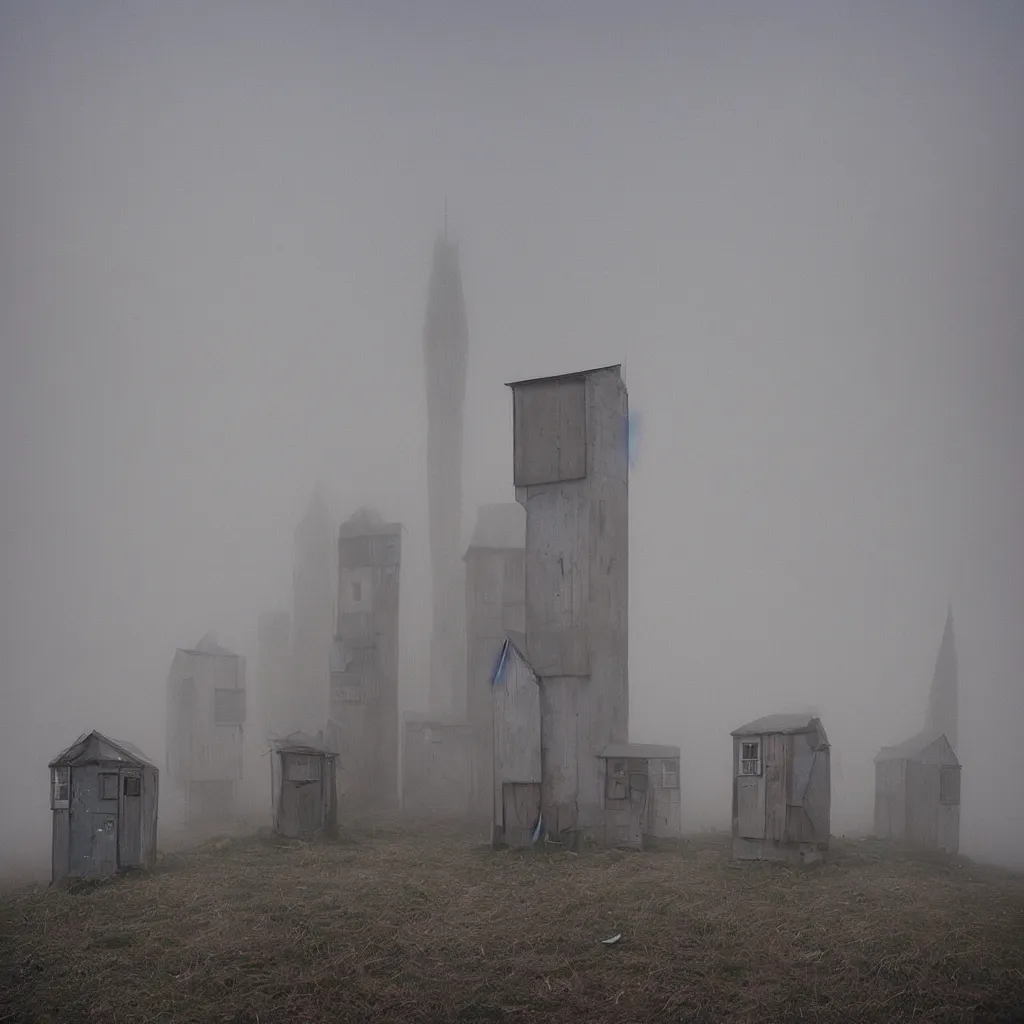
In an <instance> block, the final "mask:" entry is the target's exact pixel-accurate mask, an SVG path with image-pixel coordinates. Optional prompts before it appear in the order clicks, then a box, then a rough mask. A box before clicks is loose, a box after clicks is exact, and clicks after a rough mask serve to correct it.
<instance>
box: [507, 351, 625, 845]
mask: <svg viewBox="0 0 1024 1024" xmlns="http://www.w3.org/2000/svg"><path fill="white" fill-rule="evenodd" d="M581 394H582V395H583V403H582V407H583V414H582V419H583V421H584V423H585V428H586V430H585V436H586V443H585V445H581V444H580V440H579V437H580V433H579V423H580V411H579V410H580V395H581ZM515 409H516V413H515V452H516V456H515V464H516V485H517V486H516V500H517V501H519V502H520V504H522V505H523V506H524V507H525V509H526V513H527V520H526V615H525V620H526V636H527V652H526V653H527V656H528V658H529V659H530V663H531V665H532V666H533V668H534V669H535V671H536V672H537V674H538V675H539V676H540V677H541V678H542V679H543V680H544V684H543V701H544V704H543V708H542V718H543V720H544V741H543V742H544V764H545V781H544V803H545V817H546V818H547V820H548V821H549V825H550V824H551V823H552V822H553V823H554V825H555V829H556V830H557V831H561V830H563V829H566V828H570V829H581V830H583V831H591V832H593V833H594V834H595V836H597V837H598V838H600V836H602V835H603V833H604V829H603V827H602V815H603V800H602V786H603V769H602V766H601V763H600V759H599V757H598V755H599V753H600V752H601V751H602V750H603V749H604V748H605V747H607V746H608V745H609V744H610V743H615V742H625V741H626V739H627V738H628V733H629V692H628V677H627V665H628V645H627V635H628V583H629V580H628V531H629V508H628V501H629V496H628V459H627V415H628V399H627V395H626V389H625V385H624V384H623V382H622V379H621V377H620V375H619V372H618V370H616V369H613V370H603V371H598V372H594V373H592V374H589V375H587V376H586V377H584V378H583V379H582V380H581V379H579V378H570V379H567V380H558V381H545V382H540V383H534V384H525V385H519V386H517V388H516V390H515ZM581 459H585V475H583V474H582V473H580V472H579V468H578V467H579V466H580V462H581Z"/></svg>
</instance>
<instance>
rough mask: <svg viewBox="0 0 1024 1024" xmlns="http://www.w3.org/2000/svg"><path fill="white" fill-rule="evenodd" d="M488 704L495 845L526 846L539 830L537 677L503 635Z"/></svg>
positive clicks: (541, 823) (541, 822)
mask: <svg viewBox="0 0 1024 1024" xmlns="http://www.w3.org/2000/svg"><path fill="white" fill-rule="evenodd" d="M491 696H492V700H493V705H494V776H493V778H494V814H493V819H492V827H491V841H492V843H493V844H494V845H495V846H498V845H502V844H504V845H507V846H530V845H531V844H532V843H535V842H537V841H538V840H539V839H541V837H542V836H543V835H544V832H545V827H544V820H543V815H542V813H541V781H542V777H541V735H540V680H539V679H538V678H537V674H536V672H534V671H533V669H532V668H531V666H530V663H529V662H528V661H527V660H526V657H525V656H524V655H523V653H522V651H521V650H520V649H519V647H518V646H517V645H516V644H515V643H514V642H513V641H512V640H511V639H508V638H506V639H505V642H504V643H503V644H502V646H501V650H500V652H499V654H498V659H497V663H496V664H495V667H494V670H493V673H492V676H491Z"/></svg>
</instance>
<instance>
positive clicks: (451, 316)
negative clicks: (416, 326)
mask: <svg viewBox="0 0 1024 1024" xmlns="http://www.w3.org/2000/svg"><path fill="white" fill-rule="evenodd" d="M468 347H469V333H468V329H467V326H466V307H465V303H464V301H463V295H462V275H461V273H460V271H459V250H458V245H457V244H456V243H455V242H452V241H449V239H448V231H447V224H446V226H445V233H444V235H443V236H442V237H440V238H438V239H437V240H436V241H435V243H434V260H433V265H432V267H431V270H430V290H429V294H428V297H427V315H426V321H425V323H424V326H423V363H424V369H425V375H426V388H427V498H428V506H429V517H430V569H431V581H432V590H431V604H432V610H433V629H432V632H431V638H430V710H431V713H432V714H434V715H456V716H459V717H461V716H464V715H465V713H466V711H465V674H466V665H465V653H464V652H465V647H464V643H465V625H464V615H463V611H464V608H463V605H464V600H465V599H464V585H463V566H462V559H461V557H460V555H461V550H460V549H461V545H462V413H463V405H464V403H465V396H466V354H467V350H468Z"/></svg>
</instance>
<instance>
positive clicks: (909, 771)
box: [875, 732, 960, 854]
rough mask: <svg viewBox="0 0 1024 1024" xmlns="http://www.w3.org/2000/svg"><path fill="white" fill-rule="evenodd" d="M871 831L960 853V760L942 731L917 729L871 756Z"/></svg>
mask: <svg viewBox="0 0 1024 1024" xmlns="http://www.w3.org/2000/svg"><path fill="white" fill-rule="evenodd" d="M875 835H877V836H879V837H880V838H883V839H892V840H894V841H895V842H898V843H905V844H906V845H908V846H912V847H916V848H919V849H926V850H941V851H943V852H944V853H953V854H955V853H957V852H958V851H959V849H960V762H959V761H958V760H957V756H956V754H955V753H954V751H953V747H952V746H951V745H950V742H949V740H948V739H947V738H946V736H945V734H944V733H940V734H938V735H936V734H935V733H932V732H922V733H918V735H917V736H914V737H912V738H911V739H909V740H906V741H905V742H904V743H900V744H898V745H897V746H894V747H885V748H883V749H882V751H881V752H880V753H879V754H878V756H877V757H876V758H875Z"/></svg>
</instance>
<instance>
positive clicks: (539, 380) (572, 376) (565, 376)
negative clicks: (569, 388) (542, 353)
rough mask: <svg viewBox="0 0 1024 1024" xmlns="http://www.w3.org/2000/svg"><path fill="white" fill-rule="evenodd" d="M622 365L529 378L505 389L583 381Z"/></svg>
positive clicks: (515, 382) (510, 382)
mask: <svg viewBox="0 0 1024 1024" xmlns="http://www.w3.org/2000/svg"><path fill="white" fill-rule="evenodd" d="M621 369H622V363H614V364H613V365H611V366H595V367H594V368H593V369H592V370H576V371H575V372H573V373H557V374H555V375H554V376H553V377H531V378H529V379H528V380H514V381H509V382H508V383H507V384H506V385H505V387H507V388H518V387H523V386H525V385H529V384H546V383H548V382H552V381H558V380H584V379H585V378H586V377H591V376H593V375H594V374H595V373H605V372H607V371H609V370H616V371H618V370H621Z"/></svg>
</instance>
